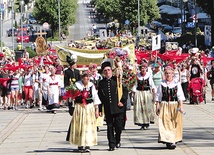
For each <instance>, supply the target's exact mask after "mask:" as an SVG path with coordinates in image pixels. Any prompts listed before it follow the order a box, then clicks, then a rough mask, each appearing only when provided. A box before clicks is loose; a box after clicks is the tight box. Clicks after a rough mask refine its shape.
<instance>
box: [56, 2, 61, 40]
mask: <svg viewBox="0 0 214 155" xmlns="http://www.w3.org/2000/svg"><path fill="white" fill-rule="evenodd" d="M57 1H58V16H59V40H61V35H60V31H61V30H60V1H61V0H57Z"/></svg>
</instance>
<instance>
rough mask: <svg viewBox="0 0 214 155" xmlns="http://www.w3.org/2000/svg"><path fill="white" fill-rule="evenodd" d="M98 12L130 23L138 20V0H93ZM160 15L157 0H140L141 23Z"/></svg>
mask: <svg viewBox="0 0 214 155" xmlns="http://www.w3.org/2000/svg"><path fill="white" fill-rule="evenodd" d="M92 2H93V3H94V4H95V5H96V9H97V11H98V12H102V13H104V14H105V15H106V16H108V17H113V18H114V19H117V20H118V21H119V22H120V23H122V24H123V23H124V22H125V20H127V19H128V20H129V21H130V23H136V22H137V19H138V17H137V15H138V0H93V1H92ZM159 17H160V14H159V9H158V6H157V0H140V21H141V25H145V24H147V23H148V22H150V21H152V20H154V19H157V18H159Z"/></svg>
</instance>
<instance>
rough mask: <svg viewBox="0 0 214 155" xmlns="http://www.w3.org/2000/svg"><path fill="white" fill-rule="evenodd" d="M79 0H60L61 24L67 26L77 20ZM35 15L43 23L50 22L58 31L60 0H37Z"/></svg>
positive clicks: (53, 28) (63, 26) (54, 29)
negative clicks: (58, 0)
mask: <svg viewBox="0 0 214 155" xmlns="http://www.w3.org/2000/svg"><path fill="white" fill-rule="evenodd" d="M77 6H78V5H77V0H60V25H61V27H62V28H65V27H67V26H68V25H71V24H73V23H74V22H75V13H76V9H77ZM33 16H34V17H35V19H36V20H37V21H38V23H40V24H42V23H44V22H48V23H49V24H50V25H51V29H52V30H53V31H54V32H56V30H57V29H58V25H59V16H58V2H57V1H56V0H36V3H35V8H34V10H33Z"/></svg>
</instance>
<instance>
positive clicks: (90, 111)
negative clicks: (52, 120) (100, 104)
mask: <svg viewBox="0 0 214 155" xmlns="http://www.w3.org/2000/svg"><path fill="white" fill-rule="evenodd" d="M70 129H71V131H70V137H69V141H70V143H71V144H75V145H78V146H94V145H97V124H96V117H95V108H94V104H93V103H91V104H87V105H86V106H85V107H84V106H82V105H81V104H78V103H77V104H75V109H74V113H73V117H72V120H71V126H70Z"/></svg>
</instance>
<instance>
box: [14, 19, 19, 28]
mask: <svg viewBox="0 0 214 155" xmlns="http://www.w3.org/2000/svg"><path fill="white" fill-rule="evenodd" d="M14 27H15V28H16V29H17V28H18V23H17V21H16V20H15V24H14Z"/></svg>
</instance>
